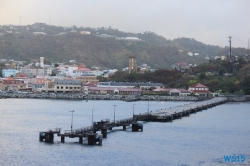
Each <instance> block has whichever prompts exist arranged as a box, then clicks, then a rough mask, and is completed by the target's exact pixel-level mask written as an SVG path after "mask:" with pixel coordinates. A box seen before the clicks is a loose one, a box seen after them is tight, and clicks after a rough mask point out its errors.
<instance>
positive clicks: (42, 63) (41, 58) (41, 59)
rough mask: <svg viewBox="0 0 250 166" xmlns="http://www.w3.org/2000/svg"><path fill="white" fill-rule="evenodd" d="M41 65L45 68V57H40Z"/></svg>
mask: <svg viewBox="0 0 250 166" xmlns="http://www.w3.org/2000/svg"><path fill="white" fill-rule="evenodd" d="M40 67H42V68H44V57H40Z"/></svg>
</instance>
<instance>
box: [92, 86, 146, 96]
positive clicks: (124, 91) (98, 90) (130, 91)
mask: <svg viewBox="0 0 250 166" xmlns="http://www.w3.org/2000/svg"><path fill="white" fill-rule="evenodd" d="M88 93H91V94H120V95H136V94H141V93H142V90H141V89H135V88H116V87H88Z"/></svg>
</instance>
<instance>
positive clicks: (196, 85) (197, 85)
mask: <svg viewBox="0 0 250 166" xmlns="http://www.w3.org/2000/svg"><path fill="white" fill-rule="evenodd" d="M190 88H207V86H205V85H202V84H201V83H198V84H195V85H191V86H190Z"/></svg>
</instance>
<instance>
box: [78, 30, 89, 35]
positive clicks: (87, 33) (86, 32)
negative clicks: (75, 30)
mask: <svg viewBox="0 0 250 166" xmlns="http://www.w3.org/2000/svg"><path fill="white" fill-rule="evenodd" d="M80 33H81V34H82V35H90V34H91V33H90V32H89V31H81V32H80Z"/></svg>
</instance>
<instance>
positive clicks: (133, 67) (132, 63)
mask: <svg viewBox="0 0 250 166" xmlns="http://www.w3.org/2000/svg"><path fill="white" fill-rule="evenodd" d="M128 71H129V72H132V71H133V72H136V63H135V55H130V56H129V65H128Z"/></svg>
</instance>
